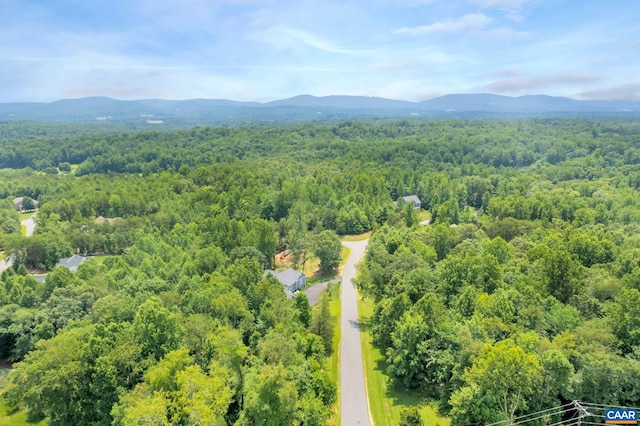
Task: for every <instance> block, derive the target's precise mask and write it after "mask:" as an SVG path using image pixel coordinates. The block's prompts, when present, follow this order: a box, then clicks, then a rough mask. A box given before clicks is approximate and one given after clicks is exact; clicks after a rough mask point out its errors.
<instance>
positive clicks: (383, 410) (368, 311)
mask: <svg viewBox="0 0 640 426" xmlns="http://www.w3.org/2000/svg"><path fill="white" fill-rule="evenodd" d="M373 308H374V305H373V301H372V300H369V299H362V298H361V297H358V311H359V313H360V331H361V333H360V336H361V343H362V357H363V361H364V370H365V379H366V383H367V396H368V399H369V410H370V411H371V417H372V418H373V423H374V424H375V425H376V426H386V425H389V426H391V425H397V424H398V423H399V422H400V411H401V410H402V408H404V407H409V406H413V405H418V406H419V407H420V414H421V415H422V420H423V421H424V424H425V425H439V426H449V425H450V421H449V419H447V418H444V417H440V416H439V415H438V413H437V410H436V409H435V408H434V407H433V406H432V405H429V404H428V402H426V401H425V400H424V398H422V396H420V395H419V394H418V393H417V392H411V391H407V390H406V389H404V388H403V387H402V386H397V385H394V384H392V383H391V381H390V380H389V377H388V376H387V375H386V374H385V373H384V372H385V370H386V368H385V361H384V357H383V356H382V354H381V353H380V350H379V349H378V348H376V347H374V346H373V342H372V340H371V339H372V337H371V332H370V320H371V317H372V316H373Z"/></svg>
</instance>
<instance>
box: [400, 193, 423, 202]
mask: <svg viewBox="0 0 640 426" xmlns="http://www.w3.org/2000/svg"><path fill="white" fill-rule="evenodd" d="M402 199H403V200H404V201H405V203H414V204H415V203H418V204H422V201H420V198H418V196H417V195H407V196H406V197H402Z"/></svg>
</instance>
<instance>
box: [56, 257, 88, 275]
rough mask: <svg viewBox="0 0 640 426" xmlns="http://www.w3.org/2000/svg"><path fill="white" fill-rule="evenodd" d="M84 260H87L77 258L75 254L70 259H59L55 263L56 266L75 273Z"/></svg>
mask: <svg viewBox="0 0 640 426" xmlns="http://www.w3.org/2000/svg"><path fill="white" fill-rule="evenodd" d="M85 260H87V258H86V257H84V256H78V255H77V254H74V255H73V256H71V257H65V258H63V259H60V261H59V262H58V263H56V266H64V267H65V268H67V269H69V270H70V271H71V272H76V271H77V270H78V266H80V265H81V264H82V263H84V261H85Z"/></svg>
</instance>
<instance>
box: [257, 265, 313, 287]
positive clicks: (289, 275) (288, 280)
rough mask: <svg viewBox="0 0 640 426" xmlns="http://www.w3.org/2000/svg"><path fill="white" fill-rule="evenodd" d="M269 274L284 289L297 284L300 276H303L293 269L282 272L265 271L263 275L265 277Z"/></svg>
mask: <svg viewBox="0 0 640 426" xmlns="http://www.w3.org/2000/svg"><path fill="white" fill-rule="evenodd" d="M269 274H271V275H273V276H274V277H276V278H277V279H278V280H279V281H280V282H281V283H282V284H283V285H284V286H286V287H291V286H292V285H294V284H295V283H296V282H298V280H299V279H300V277H301V276H304V274H303V273H302V272H300V271H296V270H295V269H285V270H284V271H274V270H271V269H267V270H266V271H264V274H263V275H264V276H265V277H266V276H267V275H269Z"/></svg>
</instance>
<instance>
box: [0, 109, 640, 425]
mask: <svg viewBox="0 0 640 426" xmlns="http://www.w3.org/2000/svg"><path fill="white" fill-rule="evenodd" d="M638 188H640V123H639V122H637V121H610V120H608V121H604V120H603V121H587V120H558V119H531V120H521V121H520V120H515V121H482V120H474V121H464V120H424V119H416V120H389V121H375V122H363V121H340V122H336V123H327V124H296V125H290V126H286V127H276V126H266V125H259V126H258V125H256V126H245V127H237V128H210V127H203V128H197V127H196V128H193V129H189V130H170V131H137V130H136V131H131V130H127V129H124V128H123V129H120V128H118V129H117V131H113V129H112V130H110V131H102V130H101V129H98V128H96V127H83V126H82V125H72V124H59V125H55V124H51V125H36V124H33V123H4V124H0V200H2V203H1V205H0V250H3V251H4V253H5V254H4V256H6V257H9V258H11V259H13V260H14V261H15V262H14V265H13V267H12V268H10V269H8V270H7V271H5V272H4V273H3V274H2V277H1V279H0V360H6V361H9V362H12V363H15V364H14V369H13V371H12V372H11V374H9V376H8V378H7V384H6V386H5V389H4V391H3V396H4V399H5V401H6V402H7V404H8V405H10V406H12V407H16V408H17V407H20V408H23V409H26V410H27V412H28V415H29V418H31V419H33V420H36V419H41V418H45V417H46V418H48V421H49V424H50V425H80V424H91V425H110V424H114V425H129V424H185V425H186V424H221V425H222V424H237V425H249V424H256V425H261V424H263V425H287V424H292V425H296V424H301V425H302V424H303V425H320V424H326V422H327V421H328V419H329V418H330V416H331V413H332V411H333V410H335V403H336V398H337V386H336V383H334V382H333V381H332V379H331V378H330V376H329V374H328V372H327V371H326V358H325V356H326V355H327V353H328V352H329V351H330V350H331V342H330V337H329V341H327V335H326V334H325V333H323V332H322V329H323V328H324V327H325V326H326V325H325V324H320V322H321V321H326V315H322V314H321V311H320V310H315V311H314V312H313V314H312V313H311V308H310V306H309V303H308V301H306V300H305V299H304V297H296V298H294V299H288V298H287V297H286V295H285V292H284V290H283V287H282V285H281V284H280V283H279V282H278V281H277V280H275V279H274V278H273V277H267V278H264V277H263V270H264V269H265V268H272V267H273V266H274V264H273V262H274V258H275V255H276V253H277V252H278V251H280V250H284V249H289V250H291V252H292V254H293V258H294V266H296V267H299V266H304V264H305V262H307V259H308V254H309V253H318V254H320V253H321V252H322V248H323V246H324V245H325V244H324V242H325V241H326V240H327V239H328V240H334V237H335V234H341V235H344V234H359V233H362V232H366V231H373V234H372V237H371V240H370V243H369V247H368V251H367V255H366V257H365V261H364V262H363V264H362V265H361V268H360V272H359V276H358V280H357V284H358V287H359V289H360V291H361V292H362V293H363V295H364V297H366V298H368V299H371V300H373V302H374V303H375V315H374V318H373V334H374V341H375V344H376V345H377V346H378V347H379V348H380V349H381V350H382V351H383V352H384V354H385V357H386V363H385V364H386V370H387V371H386V372H387V374H388V375H389V376H390V377H391V378H392V379H393V380H394V381H396V382H397V383H401V384H402V385H403V386H405V387H406V388H408V389H412V390H413V391H415V392H416V393H420V394H422V395H424V397H425V398H427V399H430V400H435V401H438V403H439V406H440V410H441V413H443V414H446V415H448V416H449V417H450V418H451V420H452V423H453V424H455V425H476V424H478V425H479V424H486V423H491V422H495V421H500V420H505V419H507V420H508V419H513V418H515V417H516V416H518V415H520V414H525V413H529V412H535V411H538V410H544V409H546V408H550V407H553V406H558V405H562V404H563V403H565V402H567V401H570V400H574V399H579V400H585V401H591V402H597V403H600V404H618V405H627V406H637V405H638V404H640V390H638V389H637V383H640V239H639V238H638V232H639V231H640V225H638V223H639V222H640V197H638ZM410 194H416V195H417V196H418V197H419V198H420V199H421V200H422V208H423V209H425V210H427V211H428V212H429V217H430V223H429V224H428V225H426V226H425V225H424V224H420V223H419V222H420V219H419V213H418V211H417V210H415V209H414V208H413V206H411V205H409V204H405V203H403V202H401V201H400V202H397V201H398V200H399V198H400V197H402V196H405V195H410ZM14 197H26V199H27V200H29V199H31V200H37V201H38V206H39V209H38V213H37V217H36V222H37V226H36V232H35V234H34V235H33V236H31V237H28V238H27V237H25V236H24V235H22V233H21V228H20V216H19V214H18V212H16V211H15V208H14V205H13V203H12V202H11V200H12V199H13V198H14ZM100 217H102V219H105V218H107V219H108V220H97V218H100ZM109 219H110V220H109ZM72 254H84V255H103V256H102V260H101V261H94V260H91V261H89V262H85V263H84V264H82V265H80V267H79V269H78V272H77V273H75V274H74V273H72V272H70V271H69V270H68V269H65V268H62V267H58V268H54V266H55V264H56V262H57V261H58V260H59V259H60V258H62V257H66V256H70V255H72ZM96 259H97V258H96ZM34 270H42V271H51V272H50V273H49V275H47V278H46V280H45V282H44V283H40V282H37V281H36V280H34V279H33V278H32V277H31V276H29V272H30V271H34ZM554 420H555V421H557V420H558V419H551V418H542V419H539V420H537V423H535V422H534V423H531V424H532V425H533V424H540V425H544V424H550V423H553V422H554Z"/></svg>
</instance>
